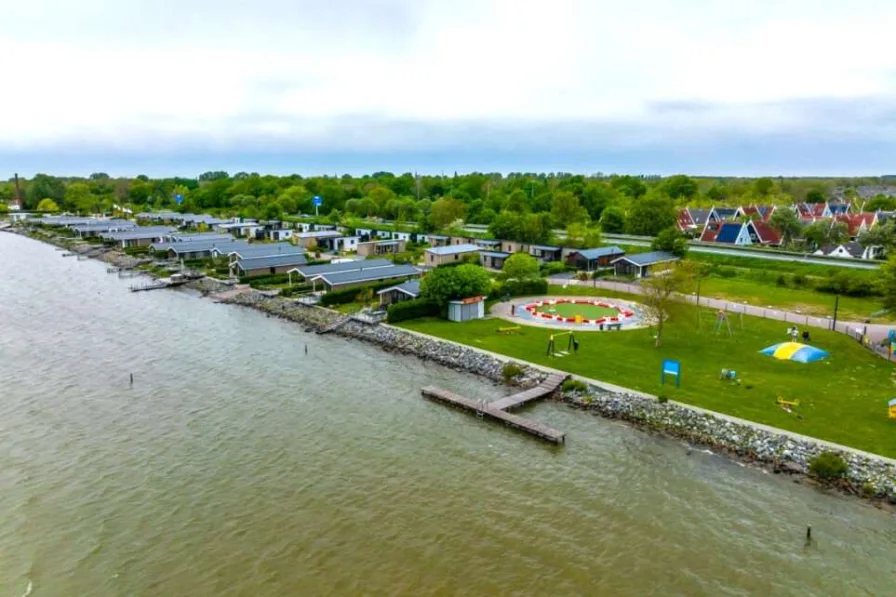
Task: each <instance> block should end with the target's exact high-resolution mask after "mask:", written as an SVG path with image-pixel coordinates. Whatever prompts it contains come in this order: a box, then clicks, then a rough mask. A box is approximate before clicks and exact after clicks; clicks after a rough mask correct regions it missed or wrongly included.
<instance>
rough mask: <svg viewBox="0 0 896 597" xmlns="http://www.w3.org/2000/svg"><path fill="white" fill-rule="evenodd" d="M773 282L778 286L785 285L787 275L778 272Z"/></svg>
mask: <svg viewBox="0 0 896 597" xmlns="http://www.w3.org/2000/svg"><path fill="white" fill-rule="evenodd" d="M775 284H777V285H778V286H787V276H785V275H784V274H778V279H777V280H775Z"/></svg>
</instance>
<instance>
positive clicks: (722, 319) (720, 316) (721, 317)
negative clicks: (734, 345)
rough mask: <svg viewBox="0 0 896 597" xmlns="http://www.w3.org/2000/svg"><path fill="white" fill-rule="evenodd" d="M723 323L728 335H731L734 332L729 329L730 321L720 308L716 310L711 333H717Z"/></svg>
mask: <svg viewBox="0 0 896 597" xmlns="http://www.w3.org/2000/svg"><path fill="white" fill-rule="evenodd" d="M723 325H724V326H725V329H727V330H728V335H729V336H733V335H734V333H733V332H732V331H731V322H730V321H729V320H728V314H727V313H726V312H725V311H723V310H722V309H719V311H718V312H716V326H715V327H714V328H713V330H712V333H713V334H718V333H719V331H720V330H721V329H722V326H723Z"/></svg>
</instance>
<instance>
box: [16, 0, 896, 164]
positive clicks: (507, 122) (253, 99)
mask: <svg viewBox="0 0 896 597" xmlns="http://www.w3.org/2000/svg"><path fill="white" fill-rule="evenodd" d="M893 22H896V2H893V1H892V0H887V1H877V0H852V1H851V2H843V1H842V0H838V1H829V0H812V1H808V0H806V1H804V0H776V1H771V0H752V1H750V2H733V1H730V0H689V1H684V0H627V1H626V2H606V1H604V0H551V1H550V2H546V1H544V0H541V1H536V0H441V1H436V0H252V1H251V2H246V1H244V0H151V1H150V0H125V1H122V0H117V1H113V0H79V1H78V2H72V1H71V0H29V1H28V2H23V1H20V0H0V23H3V26H2V28H0V56H2V57H3V63H4V66H5V68H4V71H5V73H4V75H5V76H4V81H5V83H6V84H5V85H4V89H3V92H2V93H0V107H2V109H0V177H4V178H5V177H7V176H11V175H12V173H13V172H18V173H19V174H20V175H25V176H31V175H33V174H34V173H35V172H47V173H52V174H58V175H86V174H89V173H91V172H98V171H99V172H107V173H109V174H112V175H114V176H126V175H136V174H141V173H143V174H148V175H151V176H165V175H184V176H195V175H197V174H198V173H200V172H203V171H206V170H227V171H230V172H231V173H233V172H237V171H241V170H242V171H250V172H252V171H255V172H262V173H274V174H287V173H300V174H343V173H350V174H363V173H370V172H375V171H379V170H388V171H393V172H406V171H417V172H421V173H436V174H437V173H440V172H445V173H453V172H454V171H458V172H469V171H489V172H494V171H499V172H511V171H538V172H542V171H545V172H550V171H565V172H581V173H597V172H603V173H611V172H618V173H632V174H663V175H665V174H674V173H678V172H686V173H690V174H698V175H699V174H703V175H740V176H750V175H806V176H809V175H828V176H839V175H880V174H893V173H896V163H894V159H893V156H896V51H894V49H893V45H892V33H891V31H890V28H891V26H892V25H891V24H892V23H893Z"/></svg>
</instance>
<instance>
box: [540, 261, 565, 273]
mask: <svg viewBox="0 0 896 597" xmlns="http://www.w3.org/2000/svg"><path fill="white" fill-rule="evenodd" d="M567 269H568V268H567V266H566V264H565V263H563V262H562V261H550V262H548V263H544V264H542V266H541V275H542V276H555V275H557V274H562V273H563V272H565V271H566V270H567Z"/></svg>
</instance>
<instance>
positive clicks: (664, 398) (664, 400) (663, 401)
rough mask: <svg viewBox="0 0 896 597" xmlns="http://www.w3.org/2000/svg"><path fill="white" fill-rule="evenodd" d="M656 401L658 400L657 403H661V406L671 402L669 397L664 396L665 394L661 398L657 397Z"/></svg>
mask: <svg viewBox="0 0 896 597" xmlns="http://www.w3.org/2000/svg"><path fill="white" fill-rule="evenodd" d="M656 400H657V402H659V403H660V404H665V403H667V402H669V397H668V396H665V395H663V394H660V395H659V396H657V397H656Z"/></svg>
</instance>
